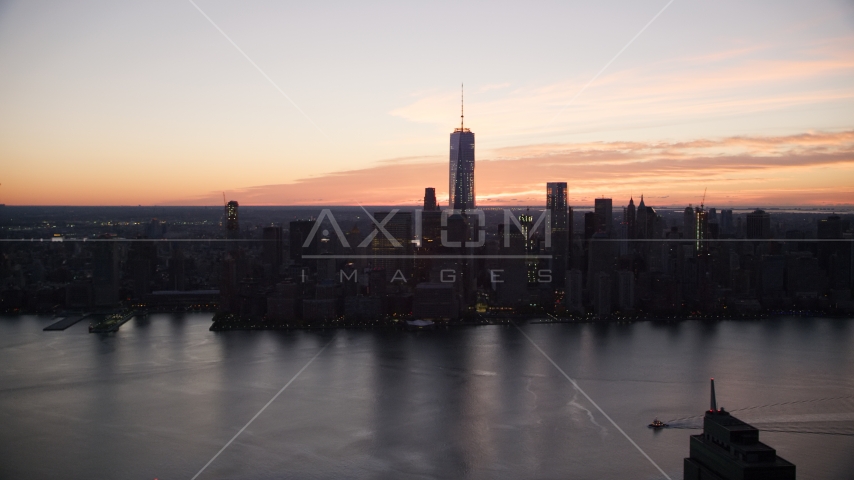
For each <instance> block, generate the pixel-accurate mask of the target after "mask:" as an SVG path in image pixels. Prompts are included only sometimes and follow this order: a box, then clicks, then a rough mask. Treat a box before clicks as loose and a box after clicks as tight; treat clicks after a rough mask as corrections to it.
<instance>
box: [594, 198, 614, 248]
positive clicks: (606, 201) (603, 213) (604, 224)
mask: <svg viewBox="0 0 854 480" xmlns="http://www.w3.org/2000/svg"><path fill="white" fill-rule="evenodd" d="M593 211H594V213H596V231H597V233H598V232H602V233H605V234H607V235H608V237H609V238H611V237H612V236H613V235H612V233H613V230H614V228H613V223H614V212H613V202H612V201H611V199H610V198H597V199H596V200H595V201H594V204H593Z"/></svg>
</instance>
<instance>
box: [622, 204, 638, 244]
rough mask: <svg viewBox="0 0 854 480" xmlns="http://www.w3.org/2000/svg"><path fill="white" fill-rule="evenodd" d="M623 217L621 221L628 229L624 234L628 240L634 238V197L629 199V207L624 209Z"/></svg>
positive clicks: (635, 212)
mask: <svg viewBox="0 0 854 480" xmlns="http://www.w3.org/2000/svg"><path fill="white" fill-rule="evenodd" d="M623 217H624V218H623V221H624V222H625V223H626V225H627V227H628V231H627V232H626V234H627V236H628V238H635V236H636V233H635V221H636V219H637V209H635V199H634V197H631V198H629V206H628V207H626V213H625V215H623Z"/></svg>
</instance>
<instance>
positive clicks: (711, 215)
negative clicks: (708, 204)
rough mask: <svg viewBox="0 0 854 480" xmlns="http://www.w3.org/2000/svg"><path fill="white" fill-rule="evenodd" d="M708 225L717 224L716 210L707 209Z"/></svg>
mask: <svg viewBox="0 0 854 480" xmlns="http://www.w3.org/2000/svg"><path fill="white" fill-rule="evenodd" d="M708 213H709V223H718V209H717V208H714V207H712V208H709V210H708Z"/></svg>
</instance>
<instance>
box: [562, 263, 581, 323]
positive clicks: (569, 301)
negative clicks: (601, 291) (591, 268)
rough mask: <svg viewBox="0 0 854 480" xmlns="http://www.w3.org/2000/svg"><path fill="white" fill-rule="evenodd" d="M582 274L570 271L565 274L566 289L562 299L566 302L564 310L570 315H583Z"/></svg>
mask: <svg viewBox="0 0 854 480" xmlns="http://www.w3.org/2000/svg"><path fill="white" fill-rule="evenodd" d="M583 286H584V285H583V283H582V274H581V270H578V269H572V270H569V271H568V272H566V288H565V292H566V293H565V294H564V299H565V301H566V309H567V310H569V312H570V313H584V306H583V299H582V296H581V295H582V290H583Z"/></svg>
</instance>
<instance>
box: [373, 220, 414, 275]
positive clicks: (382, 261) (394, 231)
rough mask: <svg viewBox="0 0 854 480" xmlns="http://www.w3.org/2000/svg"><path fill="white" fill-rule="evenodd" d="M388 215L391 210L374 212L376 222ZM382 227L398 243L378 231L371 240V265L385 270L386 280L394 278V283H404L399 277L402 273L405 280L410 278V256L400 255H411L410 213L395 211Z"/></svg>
mask: <svg viewBox="0 0 854 480" xmlns="http://www.w3.org/2000/svg"><path fill="white" fill-rule="evenodd" d="M389 215H391V212H376V213H374V218H375V219H376V221H377V222H380V223H382V222H383V221H384V220H385V218H386V217H388V216H389ZM384 228H385V229H386V231H388V233H389V234H390V235H391V236H392V237H394V239H395V241H396V242H397V243H398V245H395V244H394V243H393V242H392V241H391V239H390V238H388V237H386V236H385V234H383V233H382V232H378V233H377V235H376V236H375V237H374V238H373V240H371V250H373V255H374V259H373V266H374V267H375V268H381V269H384V270H385V275H386V277H385V281H386V282H389V281H392V280H394V282H395V283H398V282H399V283H405V282H403V280H401V278H400V277H401V275H402V276H403V279H405V280H406V281H409V279H410V278H411V276H412V258H400V257H402V256H406V257H409V256H411V255H412V213H410V212H397V213H395V214H394V216H393V217H391V218H390V219H389V220H388V222H386V224H385V227H384ZM398 271H400V273H398Z"/></svg>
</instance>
